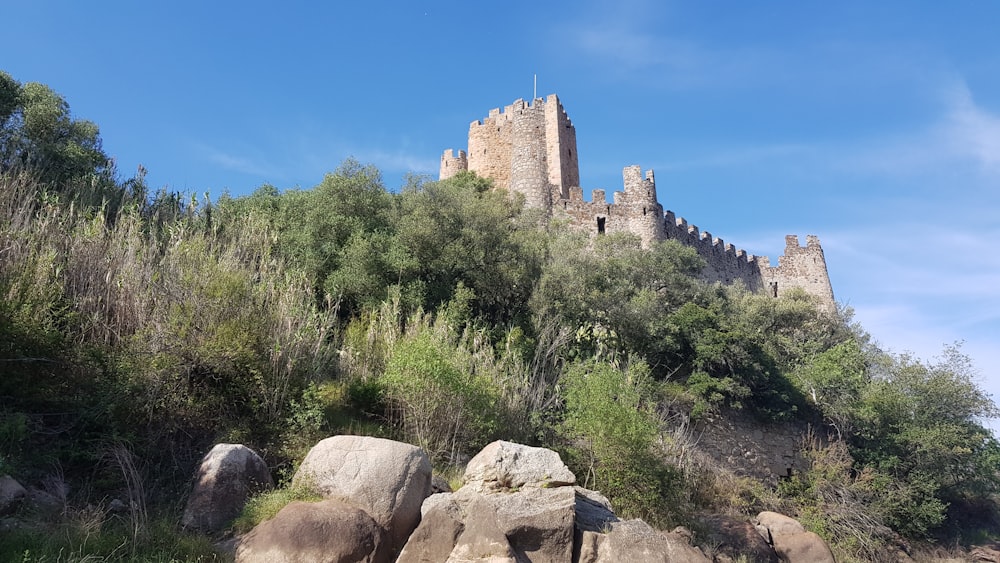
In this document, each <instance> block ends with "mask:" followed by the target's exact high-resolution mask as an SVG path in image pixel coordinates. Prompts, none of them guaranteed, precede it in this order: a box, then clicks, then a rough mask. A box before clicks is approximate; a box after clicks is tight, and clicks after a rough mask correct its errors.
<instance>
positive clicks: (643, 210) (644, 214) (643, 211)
mask: <svg viewBox="0 0 1000 563" xmlns="http://www.w3.org/2000/svg"><path fill="white" fill-rule="evenodd" d="M642 216H643V217H645V216H646V208H645V207H643V208H642Z"/></svg>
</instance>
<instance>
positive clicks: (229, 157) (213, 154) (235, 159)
mask: <svg viewBox="0 0 1000 563" xmlns="http://www.w3.org/2000/svg"><path fill="white" fill-rule="evenodd" d="M194 148H195V151H196V152H197V153H198V154H199V156H200V157H201V158H203V159H204V160H207V161H209V162H212V163H214V164H216V165H218V166H220V167H222V168H223V169H225V170H229V171H232V172H238V173H240V174H247V175H250V176H262V177H273V176H275V175H277V174H276V169H275V167H273V166H271V165H269V164H267V163H266V162H265V161H264V160H262V159H260V158H254V157H251V156H245V155H240V154H235V153H233V152H230V151H224V150H220V149H217V148H215V147H212V146H209V145H207V144H204V143H195V144H194Z"/></svg>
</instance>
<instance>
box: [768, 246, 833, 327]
mask: <svg viewBox="0 0 1000 563" xmlns="http://www.w3.org/2000/svg"><path fill="white" fill-rule="evenodd" d="M761 277H762V278H763V281H764V287H765V289H766V291H768V293H770V294H771V295H773V296H774V297H780V296H782V295H784V294H786V293H787V292H788V291H789V290H790V289H792V288H796V287H797V288H801V289H802V290H804V291H805V292H806V293H808V294H809V295H813V296H815V297H816V298H817V300H818V301H819V304H820V307H822V308H823V309H824V310H825V311H828V312H833V311H836V308H837V305H836V302H835V301H834V299H833V286H832V285H831V284H830V274H829V272H828V271H827V269H826V257H825V256H824V255H823V247H822V246H821V245H820V243H819V237H817V236H816V235H808V236H806V245H805V246H799V237H797V236H796V235H787V236H786V237H785V254H784V255H782V256H779V257H778V265H777V266H776V267H765V268H761Z"/></svg>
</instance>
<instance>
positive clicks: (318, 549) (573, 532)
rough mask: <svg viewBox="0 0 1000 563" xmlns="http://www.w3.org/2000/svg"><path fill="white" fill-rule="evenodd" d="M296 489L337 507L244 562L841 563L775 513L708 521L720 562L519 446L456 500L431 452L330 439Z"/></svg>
mask: <svg viewBox="0 0 1000 563" xmlns="http://www.w3.org/2000/svg"><path fill="white" fill-rule="evenodd" d="M293 481H295V482H299V483H302V482H306V481H307V482H308V483H309V484H310V485H311V486H312V487H314V488H316V489H317V490H319V491H320V492H322V494H323V495H324V496H326V497H327V499H326V500H324V501H322V502H318V503H303V502H295V503H292V504H289V505H288V506H286V507H285V508H283V509H282V510H281V511H280V512H279V513H278V514H277V516H275V517H274V518H272V519H271V520H268V521H266V522H263V523H261V524H260V525H258V526H257V527H256V528H254V529H253V530H252V531H251V532H250V533H249V534H248V535H246V536H245V537H244V538H242V540H241V542H240V544H239V546H238V547H237V548H236V557H235V558H236V561H237V562H238V563H255V562H258V561H276V562H279V563H280V562H293V561H294V562H305V561H323V562H348V561H351V562H354V561H358V562H362V561H363V562H372V563H382V562H384V561H398V562H399V563H440V562H446V563H473V562H475V563H525V562H530V563H612V562H619V561H629V562H636V563H644V562H653V563H658V562H664V563H666V562H674V563H676V562H681V563H711V562H712V561H715V562H719V563H722V562H727V561H738V560H740V559H741V558H749V559H750V560H753V561H766V562H770V563H777V562H778V561H784V562H786V563H800V562H807V561H808V562H814V563H825V562H833V555H832V553H831V552H830V550H829V548H828V547H827V545H826V544H825V543H824V542H823V540H822V539H820V538H819V536H817V535H816V534H813V533H812V532H808V531H806V530H805V529H804V528H803V527H802V525H801V524H800V523H799V522H798V521H796V520H795V519H793V518H789V517H787V516H783V515H781V514H777V513H772V512H762V513H761V514H760V515H758V517H757V518H756V519H755V521H754V522H753V523H749V522H745V521H742V520H737V519H732V518H726V517H721V516H709V517H705V519H704V521H703V524H704V525H705V527H706V528H708V529H709V530H711V531H710V532H708V535H707V536H706V537H701V538H699V539H700V540H701V541H703V542H705V543H706V544H707V545H709V546H711V548H712V554H711V555H712V557H709V556H707V555H706V554H705V553H704V552H703V551H702V550H701V549H700V548H698V547H696V546H694V545H692V534H691V532H690V531H688V530H686V529H684V528H678V529H676V530H674V531H673V532H669V533H666V532H661V531H658V530H655V529H654V528H652V527H651V526H649V525H648V524H646V523H645V522H643V521H642V520H622V519H620V518H619V517H618V516H617V515H616V514H615V512H614V510H613V509H612V505H611V503H610V502H609V501H608V499H607V498H605V497H604V496H603V495H601V494H600V493H598V492H596V491H591V490H588V489H584V488H582V487H579V486H575V485H574V483H576V478H575V476H574V475H573V473H572V472H571V471H570V470H569V469H568V468H567V467H566V465H565V464H563V462H562V460H561V459H559V455H558V454H556V453H555V452H553V451H551V450H546V449H544V448H532V447H528V446H523V445H520V444H513V443H510V442H494V443H492V444H490V445H488V446H486V447H485V448H483V450H482V451H481V452H480V453H479V454H477V455H476V456H475V457H474V458H472V460H471V461H470V462H469V464H468V467H467V468H466V472H465V476H464V485H463V486H462V487H460V488H459V489H458V490H457V491H454V492H441V493H436V494H431V469H430V463H429V461H428V459H427V456H426V455H425V454H424V453H423V451H422V450H420V449H419V448H416V447H414V446H411V445H408V444H402V443H399V442H393V441H390V440H383V439H378V438H366V437H359V436H335V437H333V438H327V439H326V440H323V441H321V442H320V443H318V444H317V445H316V446H315V447H313V449H312V450H311V451H310V452H309V454H308V455H307V456H306V459H305V460H304V461H303V462H302V464H301V466H300V468H299V471H298V473H296V475H295V477H294V479H293ZM441 488H443V487H441ZM713 557H714V559H713Z"/></svg>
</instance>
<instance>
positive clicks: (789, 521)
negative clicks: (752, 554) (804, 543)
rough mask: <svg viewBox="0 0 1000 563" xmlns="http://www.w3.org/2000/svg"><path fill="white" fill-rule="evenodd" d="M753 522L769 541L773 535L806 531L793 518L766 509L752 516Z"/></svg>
mask: <svg viewBox="0 0 1000 563" xmlns="http://www.w3.org/2000/svg"><path fill="white" fill-rule="evenodd" d="M754 524H756V525H757V530H758V531H760V534H761V535H762V536H764V539H766V540H767V541H771V538H773V537H774V536H782V535H785V534H799V533H802V532H804V531H806V529H805V527H803V526H802V524H801V523H800V522H799V521H798V520H796V519H795V518H792V517H791V516H785V515H784V514H779V513H777V512H771V511H767V510H765V511H764V512H761V513H760V514H758V515H757V517H756V518H754ZM765 530H766V533H765Z"/></svg>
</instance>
